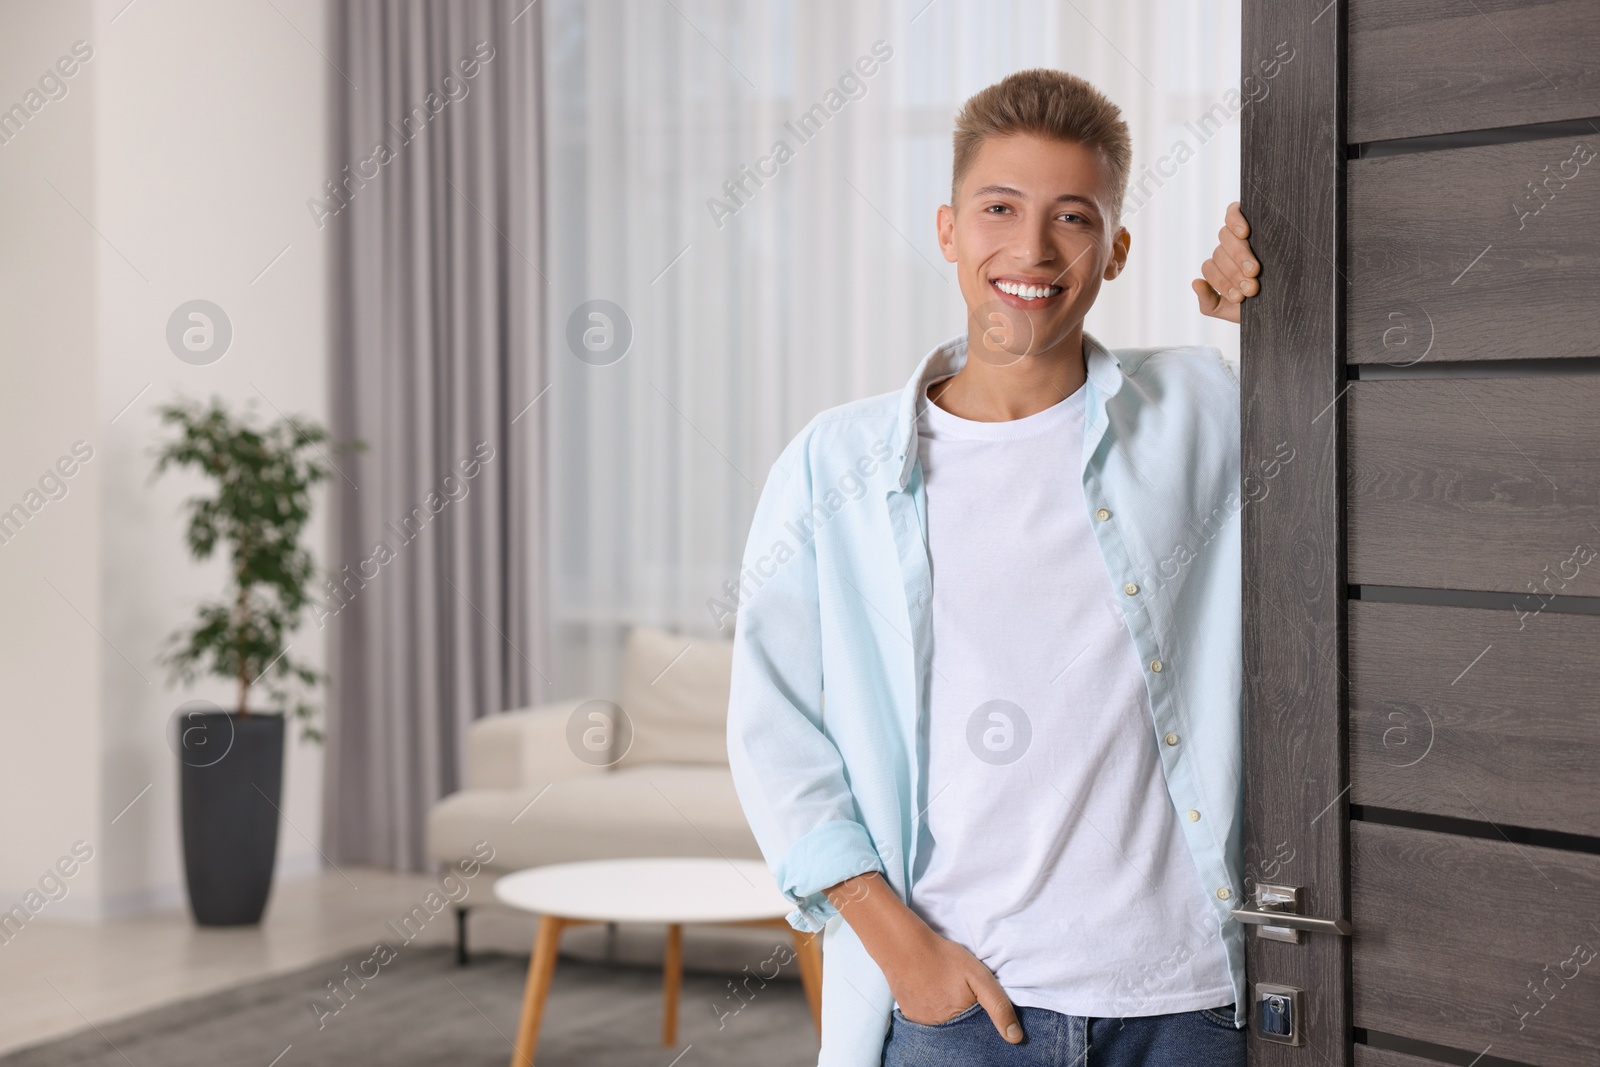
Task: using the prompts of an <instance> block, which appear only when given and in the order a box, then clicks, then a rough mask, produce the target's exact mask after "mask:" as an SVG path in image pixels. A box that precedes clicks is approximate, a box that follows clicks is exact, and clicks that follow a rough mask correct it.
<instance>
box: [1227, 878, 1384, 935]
mask: <svg viewBox="0 0 1600 1067" xmlns="http://www.w3.org/2000/svg"><path fill="white" fill-rule="evenodd" d="M1255 905H1256V906H1255V907H1254V908H1234V909H1233V910H1232V912H1231V913H1230V914H1232V915H1233V917H1234V918H1235V919H1238V920H1239V921H1240V922H1242V923H1246V924H1248V925H1250V926H1254V927H1256V933H1257V935H1258V936H1261V937H1266V938H1271V939H1272V940H1273V941H1287V942H1289V943H1290V944H1295V945H1298V944H1299V943H1300V934H1301V933H1302V932H1308V933H1313V934H1339V935H1340V936H1342V937H1349V936H1350V935H1351V934H1352V933H1354V932H1355V931H1354V929H1353V928H1352V927H1351V925H1350V923H1349V921H1348V920H1346V919H1319V918H1316V917H1314V916H1310V915H1307V914H1305V900H1304V890H1302V889H1301V888H1300V887H1299V886H1297V885H1270V884H1268V883H1266V882H1257V883H1256V891H1255Z"/></svg>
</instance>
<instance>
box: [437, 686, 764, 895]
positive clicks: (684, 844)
mask: <svg viewBox="0 0 1600 1067" xmlns="http://www.w3.org/2000/svg"><path fill="white" fill-rule="evenodd" d="M680 666H681V664H680ZM541 789H544V786H542V785H541V786H530V787H528V788H522V789H473V790H467V791H465V792H461V793H455V794H453V795H451V796H448V797H445V798H444V799H443V800H441V801H440V802H439V803H438V804H435V805H434V807H433V810H432V812H430V814H429V816H428V852H429V854H430V855H431V856H432V857H433V858H434V859H435V860H436V861H438V862H440V863H446V864H449V863H455V862H456V861H457V860H459V859H462V858H464V857H467V856H470V855H472V852H473V847H474V845H476V843H477V842H479V841H487V842H489V844H490V845H491V846H492V847H493V848H494V858H493V860H491V861H490V864H489V865H490V866H491V868H492V869H494V870H498V871H511V870H518V869H521V868H523V867H537V866H541V865H543V864H546V863H567V862H572V861H575V860H593V859H620V858H626V857H630V856H708V857H717V856H727V857H729V858H732V859H757V860H758V859H760V858H761V850H760V849H759V847H758V846H757V845H756V840H755V837H754V836H753V835H752V834H751V832H750V827H749V825H748V824H747V823H746V822H745V819H744V812H743V810H742V809H741V808H740V807H739V798H738V795H737V794H736V793H735V792H734V789H733V775H732V774H731V773H730V772H729V770H728V768H727V767H726V766H723V767H713V766H690V765H673V764H655V765H647V766H638V767H628V768H619V769H616V770H613V771H611V772H609V773H607V774H599V775H593V776H587V777H582V778H572V779H566V780H563V781H556V782H552V783H550V785H549V789H548V791H547V792H545V793H544V795H543V796H540V790H541ZM535 797H538V799H537V800H534V798H535ZM529 801H533V803H532V805H531V806H530V805H529Z"/></svg>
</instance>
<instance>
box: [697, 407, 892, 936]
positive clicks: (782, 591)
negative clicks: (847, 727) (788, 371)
mask: <svg viewBox="0 0 1600 1067" xmlns="http://www.w3.org/2000/svg"><path fill="white" fill-rule="evenodd" d="M810 512H811V476H810V470H809V464H808V462H807V457H806V447H805V434H802V435H801V436H800V437H797V438H796V439H795V440H794V441H792V442H790V444H789V446H788V447H787V448H786V449H784V453H783V455H781V456H780V457H779V458H778V461H777V462H776V463H775V464H774V465H773V467H772V471H771V472H770V473H769V475H768V476H767V483H766V486H765V487H764V488H763V489H762V491H761V498H760V500H759V501H758V502H757V504H756V513H755V517H754V519H753V520H752V522H751V526H750V536H749V539H748V541H747V542H746V545H745V552H744V562H743V566H742V568H741V570H740V578H741V584H740V599H739V609H738V616H737V622H736V624H735V629H734V640H733V675H732V680H731V684H730V689H729V698H728V764H729V767H730V768H731V770H732V772H733V783H734V787H735V789H736V790H737V791H738V795H739V802H740V804H741V805H742V806H743V808H744V813H745V818H746V819H748V820H749V823H750V829H751V831H752V832H753V833H754V834H755V838H756V842H757V844H759V845H760V847H761V853H762V855H763V856H764V857H765V859H766V862H767V866H768V867H770V868H771V869H772V872H773V875H774V877H775V878H776V879H777V882H778V888H779V889H780V890H781V891H782V893H783V895H784V896H785V897H786V898H788V899H789V901H790V902H792V903H793V904H794V905H795V910H794V911H793V912H791V913H790V914H789V916H788V921H789V924H790V925H791V926H794V927H795V928H796V929H799V930H807V931H814V930H820V929H821V928H822V926H823V925H824V924H825V923H826V922H827V921H828V919H829V918H831V917H832V916H833V915H835V914H837V910H836V909H835V908H834V906H833V905H832V903H830V902H829V900H828V899H827V896H826V895H825V894H824V892H823V890H825V889H827V888H828V887H829V886H833V885H837V884H838V883H839V882H842V881H844V880H845V879H847V878H851V877H853V876H855V875H858V874H864V873H866V872H868V871H874V870H876V871H880V872H881V871H882V870H883V866H882V864H881V862H880V860H879V858H878V854H877V850H876V849H875V848H874V847H873V844H872V839H871V835H870V834H868V833H867V830H866V827H864V826H863V825H862V823H861V821H860V819H859V813H858V809H857V805H856V802H855V798H854V797H853V796H852V795H851V792H850V786H849V782H848V780H847V779H846V776H845V768H844V761H843V759H842V758H841V757H840V755H839V750H838V748H837V747H836V746H835V745H834V743H833V741H832V740H831V739H830V738H829V737H828V735H827V733H826V731H825V730H824V728H823V715H822V703H823V697H822V691H823V673H822V623H821V612H820V606H819V602H818V583H817V556H816V546H815V544H814V539H813V538H812V537H810V536H808V535H807V534H808V531H809V530H810V529H811V527H810V524H809V522H808V517H809V515H810Z"/></svg>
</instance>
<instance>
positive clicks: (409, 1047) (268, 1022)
mask: <svg viewBox="0 0 1600 1067" xmlns="http://www.w3.org/2000/svg"><path fill="white" fill-rule="evenodd" d="M364 959H366V956H365V955H363V954H360V953H356V954H352V955H351V956H350V957H349V958H339V959H335V960H331V961H329V962H327V963H323V964H319V965H317V966H314V967H309V968H307V969H305V970H303V971H298V972H295V973H293V974H287V975H281V976H279V977H276V978H269V979H266V980H264V981H261V982H256V983H254V984H251V985H247V986H243V987H240V988H237V989H231V990H228V991H226V992H222V993H215V994H212V995H211V996H207V997H204V998H201V999H199V1000H192V1001H188V1002H185V1003H182V1004H176V1005H172V1006H170V1007H166V1008H160V1009H158V1010H156V1011H152V1012H148V1013H146V1014H143V1015H138V1016H135V1017H133V1018H131V1019H126V1020H123V1021H121V1022H116V1023H108V1024H104V1025H102V1026H101V1027H100V1028H99V1030H98V1031H96V1030H95V1029H92V1028H91V1029H88V1030H85V1031H83V1032H81V1033H77V1034H74V1035H72V1036H70V1037H66V1038H61V1039H59V1040H56V1041H51V1042H49V1043H47V1044H43V1045H35V1046H33V1047H32V1048H28V1049H23V1050H21V1051H19V1052H14V1053H12V1054H11V1055H9V1056H4V1057H0V1065H4V1067H46V1065H48V1067H80V1065H81V1067H130V1065H131V1067H235V1065H237V1067H312V1065H322V1064H328V1065H333V1064H337V1065H341V1067H344V1065H359V1067H364V1065H368V1064H383V1065H385V1067H413V1065H415V1067H424V1065H426V1067H438V1065H440V1064H449V1065H451V1067H506V1065H507V1064H509V1063H510V1061H511V1044H510V1042H511V1041H512V1040H514V1039H515V1038H516V1032H517V1016H518V1013H519V1011H520V1010H521V1006H522V1005H521V1002H522V986H523V980H524V978H525V977H526V970H527V958H526V957H523V958H521V959H518V958H515V957H509V956H502V955H487V954H486V955H476V956H474V958H473V961H472V965H471V966H469V967H467V968H465V969H462V968H458V967H456V966H455V962H454V958H453V956H452V955H451V953H450V952H449V951H448V950H446V949H429V948H420V947H419V948H416V949H411V948H402V949H401V950H400V951H399V953H398V955H397V956H396V958H395V959H393V960H392V961H390V962H388V963H386V964H383V965H382V966H379V967H378V968H377V974H376V976H375V977H373V978H372V979H371V980H369V981H367V983H366V985H365V986H364V987H358V986H357V984H356V983H355V982H354V981H352V982H351V983H350V988H351V989H352V990H353V991H354V992H353V995H351V996H350V997H349V999H348V1001H347V1002H345V1003H344V1005H343V1007H342V1008H341V1010H340V1011H339V1012H338V1014H322V1013H319V1012H318V1011H317V1010H315V1009H314V1008H313V1007H312V1006H311V1005H312V1002H313V1001H317V1002H320V1003H322V1004H323V1005H324V1008H325V1010H326V1009H327V1008H331V1007H333V1006H335V1005H336V1004H338V1003H339V1002H338V1001H335V1000H333V999H332V995H331V994H330V993H329V991H328V988H327V983H328V982H329V981H330V980H332V979H334V978H336V977H342V976H343V970H342V969H343V967H344V966H345V965H346V964H351V965H352V967H351V969H352V971H354V970H355V965H356V964H357V963H358V962H360V961H362V960H364ZM760 963H761V961H760V960H759V959H758V960H753V961H752V963H751V967H750V972H751V973H752V974H753V973H755V972H757V970H758V967H757V965H758V964H760ZM793 967H794V964H793V963H791V964H790V965H789V966H788V967H786V968H784V971H785V973H786V974H787V972H789V971H791V970H792V969H793ZM365 970H366V973H368V974H371V973H372V971H373V966H372V965H368V966H367V967H366V968H365ZM766 973H769V974H770V973H772V968H771V966H769V967H767V968H766ZM735 977H736V976H735V975H732V974H725V975H710V974H694V973H686V974H685V975H684V976H683V992H682V996H681V1000H680V1002H679V1011H678V1043H677V1045H675V1046H672V1047H670V1048H669V1047H668V1046H665V1045H663V1044H662V1043H661V972H660V971H659V970H653V969H651V970H646V969H643V968H638V967H629V966H626V965H619V964H599V963H588V962H583V961H579V960H572V959H567V958H563V959H562V960H561V961H560V963H559V964H558V965H557V967H556V976H555V982H554V985H553V987H552V989H551V991H550V1000H549V1002H548V1004H547V1005H546V1008H545V1017H544V1028H543V1033H542V1034H541V1035H540V1038H539V1049H538V1054H537V1056H536V1063H537V1064H538V1067H579V1065H581V1067H595V1065H599V1067H610V1065H616V1067H669V1065H670V1064H674V1063H676V1064H677V1067H719V1065H724V1064H726V1065H738V1067H746V1065H749V1064H761V1065H763V1067H786V1065H793V1067H802V1065H809V1064H815V1063H816V1062H817V1035H816V1030H815V1029H814V1028H813V1027H812V1023H811V1013H810V1012H809V1011H808V1010H807V1008H806V1001H805V994H804V993H803V992H802V990H801V988H800V984H799V982H797V981H789V980H786V979H785V978H779V979H777V980H775V981H770V982H767V983H766V984H765V985H762V984H761V982H760V980H759V979H758V978H755V977H750V978H747V980H746V985H745V986H742V987H741V994H742V997H741V998H736V997H735V996H734V994H733V992H732V991H730V989H729V985H728V983H729V981H730V980H732V979H734V978H735ZM319 1016H320V1019H319ZM319 1021H320V1022H321V1027H320V1029H319V1027H318V1023H319ZM689 1046H692V1048H691V1047H689ZM686 1049H687V1051H685V1050H686ZM286 1050H287V1051H286ZM273 1057H280V1058H278V1059H276V1060H274V1058H273ZM680 1057H681V1058H680Z"/></svg>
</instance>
